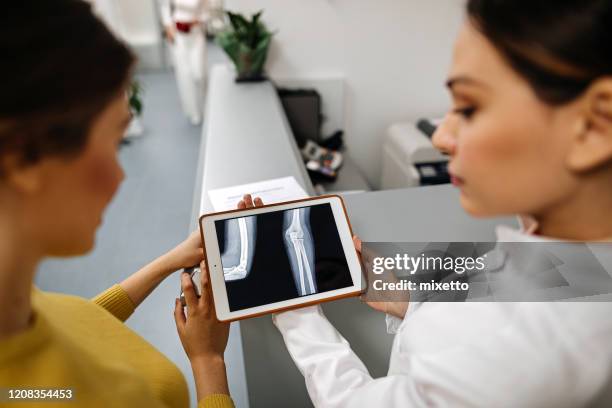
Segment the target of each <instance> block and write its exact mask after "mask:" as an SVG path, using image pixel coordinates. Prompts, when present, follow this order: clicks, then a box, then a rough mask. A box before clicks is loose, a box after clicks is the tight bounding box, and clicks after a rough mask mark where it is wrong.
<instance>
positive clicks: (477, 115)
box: [274, 0, 612, 407]
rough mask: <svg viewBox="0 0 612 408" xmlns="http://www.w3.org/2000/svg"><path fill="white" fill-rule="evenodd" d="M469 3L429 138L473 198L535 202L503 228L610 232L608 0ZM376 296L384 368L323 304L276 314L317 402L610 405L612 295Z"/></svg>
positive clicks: (477, 203) (505, 204) (491, 210)
mask: <svg viewBox="0 0 612 408" xmlns="http://www.w3.org/2000/svg"><path fill="white" fill-rule="evenodd" d="M467 14H468V18H467V21H466V22H465V24H464V26H463V28H462V30H461V32H460V34H459V35H458V38H457V40H456V44H455V49H454V58H453V62H452V66H451V69H450V75H449V79H448V82H447V85H448V88H449V90H450V93H451V95H452V100H453V110H452V112H451V113H449V115H448V116H447V117H446V121H445V122H444V124H443V125H442V126H441V127H440V129H439V130H438V132H437V133H436V135H435V137H434V142H435V144H436V146H437V147H438V148H440V149H441V150H443V151H445V152H447V153H448V154H449V155H450V159H451V160H450V164H449V170H450V172H451V174H452V180H453V184H454V185H455V186H456V187H458V188H459V189H460V191H461V204H462V206H463V207H464V209H465V210H466V211H467V212H469V213H470V214H472V215H474V216H494V215H500V214H528V215H529V217H527V218H526V219H528V220H529V223H525V224H524V228H523V229H522V230H520V231H518V230H512V229H509V228H502V227H500V228H498V230H497V235H498V240H500V241H530V242H542V241H546V240H551V239H552V240H577V241H597V240H610V239H611V238H612V217H610V209H611V208H612V188H611V186H612V25H611V21H612V3H611V2H610V1H608V0H573V1H572V0H566V1H554V2H553V1H545V0H531V1H528V2H527V1H525V2H520V7H519V6H518V5H517V2H516V0H470V1H468V4H467ZM485 67H486V68H485ZM356 246H357V249H358V250H359V249H360V242H359V240H356ZM373 306H374V307H375V308H376V309H378V310H381V311H383V312H386V313H388V314H389V315H390V316H391V318H390V319H388V321H390V323H391V324H390V329H391V330H392V331H395V332H396V336H395V340H394V343H393V348H392V353H391V359H390V365H389V372H388V375H387V376H386V377H383V378H376V379H375V378H372V377H371V376H370V374H369V373H368V370H367V369H366V367H365V366H364V364H363V363H362V362H361V361H360V359H359V358H358V357H357V355H355V353H354V352H353V351H352V350H351V348H350V345H349V344H348V342H347V341H346V340H345V339H344V338H343V337H342V336H341V335H340V333H338V331H337V330H336V329H335V328H334V327H333V326H332V325H331V324H330V322H329V321H328V320H327V319H326V318H325V316H324V315H323V314H322V312H321V309H320V308H319V307H310V308H305V309H300V310H296V311H290V312H285V313H282V314H279V315H277V316H275V317H274V323H275V324H276V326H277V327H278V329H279V330H280V332H281V334H282V336H283V338H284V341H285V343H286V346H287V348H288V350H289V353H290V354H291V357H292V358H293V360H294V361H295V363H296V365H297V366H298V368H299V370H300V371H301V372H302V374H303V375H304V378H305V380H306V386H307V389H308V393H309V395H310V397H311V399H312V401H313V403H314V405H315V406H317V407H372V406H377V407H413V406H482V407H496V406H509V407H543V406H547V407H549V406H554V407H566V406H567V407H575V406H584V405H590V406H611V404H612V382H611V379H612V318H611V316H612V306H611V305H610V303H603V302H593V303H562V302H559V303H543V302H541V303H422V304H421V305H420V306H419V305H416V304H406V303H387V304H385V303H382V304H381V303H378V304H374V305H373Z"/></svg>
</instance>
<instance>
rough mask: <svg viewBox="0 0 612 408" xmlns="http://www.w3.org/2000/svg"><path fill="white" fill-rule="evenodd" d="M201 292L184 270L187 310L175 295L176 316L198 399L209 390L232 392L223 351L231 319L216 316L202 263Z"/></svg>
mask: <svg viewBox="0 0 612 408" xmlns="http://www.w3.org/2000/svg"><path fill="white" fill-rule="evenodd" d="M200 269H201V271H202V273H201V276H202V296H200V297H199V298H198V296H197V294H196V291H195V288H194V285H193V282H192V280H191V276H190V275H189V274H188V273H183V274H182V276H181V288H182V289H183V293H184V295H185V301H186V304H187V306H186V310H184V309H183V306H182V305H181V302H180V301H179V300H178V299H176V301H175V305H174V320H175V322H176V329H177V331H178V335H179V337H180V339H181V343H182V344H183V348H184V349H185V353H186V354H187V357H188V358H189V361H190V363H191V368H192V370H193V374H194V377H195V382H196V389H197V393H198V400H200V399H202V398H203V397H205V396H206V395H210V394H229V391H228V386H227V377H226V372H225V360H224V357H223V353H224V352H225V348H226V347H227V341H228V338H229V327H230V325H229V323H223V322H220V321H218V320H217V317H216V313H215V304H214V302H213V298H212V291H211V288H210V280H209V277H208V269H207V268H206V265H205V264H204V262H202V263H201V265H200Z"/></svg>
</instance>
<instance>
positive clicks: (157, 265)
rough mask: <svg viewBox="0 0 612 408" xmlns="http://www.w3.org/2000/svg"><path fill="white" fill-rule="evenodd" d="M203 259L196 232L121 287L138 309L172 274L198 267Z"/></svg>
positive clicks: (129, 277) (200, 242)
mask: <svg viewBox="0 0 612 408" xmlns="http://www.w3.org/2000/svg"><path fill="white" fill-rule="evenodd" d="M203 258H204V251H203V250H202V239H201V238H200V232H199V231H194V232H192V233H191V235H189V237H188V238H187V239H186V240H185V241H183V242H181V243H180V244H178V245H177V246H176V247H174V248H173V249H171V250H170V251H168V252H166V253H165V254H164V255H162V256H160V257H159V258H157V259H155V260H154V261H153V262H151V263H149V264H148V265H146V266H144V267H143V268H141V269H140V270H139V271H137V272H136V273H134V274H132V275H130V276H128V277H127V278H126V279H125V280H123V281H122V282H121V283H120V285H121V287H122V288H123V290H125V292H126V293H127V294H128V296H129V298H130V299H131V300H132V303H133V304H134V307H136V306H138V305H139V304H140V303H142V301H143V300H145V299H146V297H147V296H149V294H150V293H151V292H152V291H153V289H155V288H156V287H157V285H159V284H160V282H161V281H163V280H164V279H166V278H167V277H168V276H169V275H170V274H171V273H173V272H175V271H177V270H179V269H182V268H189V267H191V266H194V265H197V264H199V263H200V262H202V259H203Z"/></svg>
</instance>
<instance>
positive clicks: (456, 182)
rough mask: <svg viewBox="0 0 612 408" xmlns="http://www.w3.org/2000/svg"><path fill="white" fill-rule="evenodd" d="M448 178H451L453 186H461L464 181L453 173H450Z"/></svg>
mask: <svg viewBox="0 0 612 408" xmlns="http://www.w3.org/2000/svg"><path fill="white" fill-rule="evenodd" d="M450 179H451V183H452V184H453V186H455V187H461V186H463V184H464V183H465V182H464V181H463V179H462V178H461V177H459V176H456V175H454V174H453V173H450Z"/></svg>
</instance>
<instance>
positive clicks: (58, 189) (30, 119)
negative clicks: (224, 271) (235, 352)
mask: <svg viewBox="0 0 612 408" xmlns="http://www.w3.org/2000/svg"><path fill="white" fill-rule="evenodd" d="M0 49H1V50H2V53H3V55H4V57H3V58H2V63H1V64H0V89H2V97H1V98H0V405H3V404H4V403H10V402H15V401H22V402H25V405H27V406H37V405H38V404H41V405H42V406H45V407H50V406H56V404H60V405H63V404H66V405H68V406H73V407H177V408H178V407H187V406H188V405H189V398H188V392H187V386H186V383H185V379H184V378H183V376H182V374H181V372H180V371H179V370H178V368H177V367H176V366H175V365H174V364H173V363H171V362H170V360H168V359H167V358H166V357H164V356H163V355H162V354H161V353H160V352H159V351H157V350H156V349H155V348H154V347H153V346H151V345H150V344H149V343H147V342H146V341H145V340H144V339H143V338H142V337H140V336H139V335H137V334H136V333H135V332H133V331H132V330H130V329H129V328H128V327H127V326H125V325H124V323H123V322H124V321H125V320H126V319H127V318H128V317H129V316H130V314H131V313H132V312H133V311H134V309H135V308H136V307H137V306H138V305H139V304H140V303H141V302H142V301H143V300H144V299H145V298H146V296H147V295H148V294H149V293H151V291H152V290H153V289H154V288H155V287H156V286H157V285H158V284H159V283H160V282H161V281H162V280H163V279H164V278H166V277H167V276H169V275H170V274H171V273H172V272H174V271H176V270H177V269H180V268H183V267H187V266H191V265H194V264H197V263H198V262H200V261H201V259H202V249H201V243H200V240H199V237H198V236H197V234H194V235H192V236H191V237H189V238H188V239H187V240H186V241H185V242H183V243H182V244H180V245H179V246H177V247H176V248H174V249H173V250H171V251H170V252H168V253H167V254H165V255H162V256H161V257H159V258H158V259H156V260H155V261H153V262H152V263H151V264H149V265H147V266H145V267H144V268H143V269H141V270H140V271H138V272H136V273H135V274H134V275H132V276H130V277H128V278H127V279H126V280H124V281H123V282H121V283H119V284H118V285H115V286H113V287H111V288H110V289H109V290H107V291H105V292H104V293H102V294H100V295H99V296H97V297H96V298H94V299H92V300H87V299H82V298H78V297H75V296H67V295H60V294H52V293H44V292H41V291H39V290H37V289H35V288H33V281H34V276H35V273H36V269H37V266H38V264H39V263H40V261H41V260H42V259H44V258H45V257H48V256H75V255H81V254H84V253H86V252H88V251H89V250H91V248H92V247H93V245H94V237H95V232H96V229H97V227H98V226H99V224H100V222H101V220H102V214H103V212H104V209H105V208H106V206H107V204H108V203H109V202H110V200H111V198H112V197H113V195H114V194H115V192H116V190H117V188H118V186H119V184H120V182H121V180H122V179H123V176H124V175H123V172H122V169H121V167H120V166H119V163H118V161H117V146H118V145H119V143H120V142H121V139H122V137H123V133H124V130H125V127H126V125H127V124H128V122H129V120H130V111H129V107H128V103H127V98H126V97H125V91H126V86H127V84H128V83H129V77H130V73H131V69H132V66H133V57H132V54H131V53H130V51H129V50H128V49H127V48H126V47H125V46H124V45H123V44H122V43H121V42H119V41H118V40H117V39H116V38H115V37H114V36H113V35H112V34H111V33H110V32H109V31H108V29H107V28H106V27H105V26H104V24H102V23H101V22H100V21H99V20H98V19H97V18H96V17H95V16H94V15H93V14H92V12H91V8H90V6H89V5H88V4H87V3H85V2H83V1H81V0H47V1H44V2H40V1H33V0H22V1H17V2H9V3H7V4H5V5H3V12H2V13H1V14H0ZM185 278H186V279H184V282H183V286H184V289H185V291H186V294H187V295H188V297H189V298H188V304H189V307H188V310H187V316H185V315H184V313H183V309H182V307H181V306H180V305H179V304H176V305H175V317H176V319H177V328H178V330H179V335H180V337H181V341H182V342H183V345H184V347H185V350H186V351H187V354H188V357H189V358H190V361H191V363H192V368H193V373H194V376H195V379H196V385H197V392H198V400H199V405H200V406H201V407H231V406H233V404H232V402H231V399H230V398H229V396H228V389H227V380H226V376H225V365H224V362H223V350H224V348H225V345H226V343H227V336H228V326H227V325H226V324H220V323H219V322H217V321H216V320H215V318H214V313H213V311H212V309H211V306H210V302H209V298H208V296H202V297H201V298H200V299H198V298H197V297H196V296H195V294H194V292H193V288H192V286H191V285H192V284H191V280H190V279H189V278H188V277H185ZM204 283H205V286H206V282H204ZM44 397H46V398H47V399H48V400H49V399H50V400H51V401H46V402H42V400H41V399H42V398H44ZM69 397H70V401H67V398H69ZM20 406H24V405H23V404H22V405H20Z"/></svg>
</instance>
